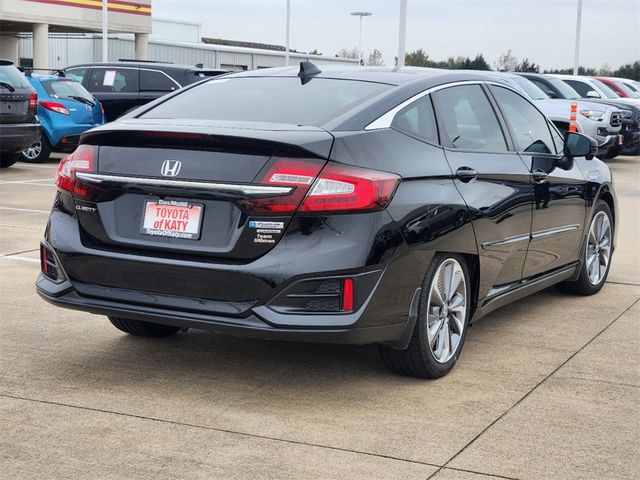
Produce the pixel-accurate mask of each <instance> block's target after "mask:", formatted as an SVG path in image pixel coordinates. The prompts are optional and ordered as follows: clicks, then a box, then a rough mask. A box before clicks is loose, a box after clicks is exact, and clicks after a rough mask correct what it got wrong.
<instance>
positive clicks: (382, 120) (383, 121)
mask: <svg viewBox="0 0 640 480" xmlns="http://www.w3.org/2000/svg"><path fill="white" fill-rule="evenodd" d="M482 83H486V82H483V81H482V80H465V81H463V82H452V83H445V84H443V85H438V86H436V87H431V88H429V89H428V90H424V91H422V92H420V93H417V94H415V95H414V96H413V97H411V98H409V99H407V100H405V101H404V102H402V103H401V104H400V105H397V106H395V107H393V108H392V109H391V110H389V111H388V112H387V113H385V114H383V115H382V116H381V117H378V118H377V119H376V120H374V121H373V122H371V123H370V124H369V125H367V126H366V127H364V129H365V130H379V129H381V128H389V127H390V126H391V124H392V123H393V118H394V117H395V116H396V114H397V113H398V112H399V111H400V110H402V109H403V108H404V107H406V106H407V105H409V104H411V103H413V102H415V101H416V100H418V99H420V98H422V97H424V96H426V95H429V94H430V93H432V92H437V91H438V90H442V89H444V88H449V87H456V86H458V85H481V84H482Z"/></svg>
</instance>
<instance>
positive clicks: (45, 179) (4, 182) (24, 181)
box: [0, 177, 53, 185]
mask: <svg viewBox="0 0 640 480" xmlns="http://www.w3.org/2000/svg"><path fill="white" fill-rule="evenodd" d="M52 180H53V178H52V177H47V178H25V179H24V180H0V185H6V184H10V183H26V184H30V183H36V182H50V181H52Z"/></svg>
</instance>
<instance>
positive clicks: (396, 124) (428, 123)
mask: <svg viewBox="0 0 640 480" xmlns="http://www.w3.org/2000/svg"><path fill="white" fill-rule="evenodd" d="M391 127H392V128H395V129H396V130H399V131H401V132H404V133H406V134H409V135H411V136H413V137H417V138H419V139H420V140H424V141H426V142H430V143H436V144H437V143H438V129H437V127H436V118H435V115H434V113H433V106H432V105H431V100H430V99H429V97H428V96H427V97H422V98H421V99H419V100H417V101H415V102H413V103H412V104H411V105H408V106H406V107H405V108H403V109H402V110H400V111H399V112H398V113H397V115H396V116H395V117H394V118H393V122H392V123H391Z"/></svg>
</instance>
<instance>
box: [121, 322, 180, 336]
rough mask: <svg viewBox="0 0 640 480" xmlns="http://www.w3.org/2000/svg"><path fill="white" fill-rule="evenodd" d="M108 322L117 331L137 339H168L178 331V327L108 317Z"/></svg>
mask: <svg viewBox="0 0 640 480" xmlns="http://www.w3.org/2000/svg"><path fill="white" fill-rule="evenodd" d="M109 321H110V322H111V323H112V324H113V326H114V327H116V328H117V329H118V330H122V331H123V332H125V333H128V334H130V335H135V336H138V337H154V338H160V337H168V336H169V335H173V334H174V333H176V332H178V330H180V328H179V327H171V326H169V325H161V324H159V323H151V322H143V321H141V320H131V319H129V318H121V317H109Z"/></svg>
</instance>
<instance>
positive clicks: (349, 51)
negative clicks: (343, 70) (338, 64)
mask: <svg viewBox="0 0 640 480" xmlns="http://www.w3.org/2000/svg"><path fill="white" fill-rule="evenodd" d="M336 57H342V58H360V51H359V50H358V47H353V48H348V47H342V48H341V49H340V50H338V53H337V54H336Z"/></svg>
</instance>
